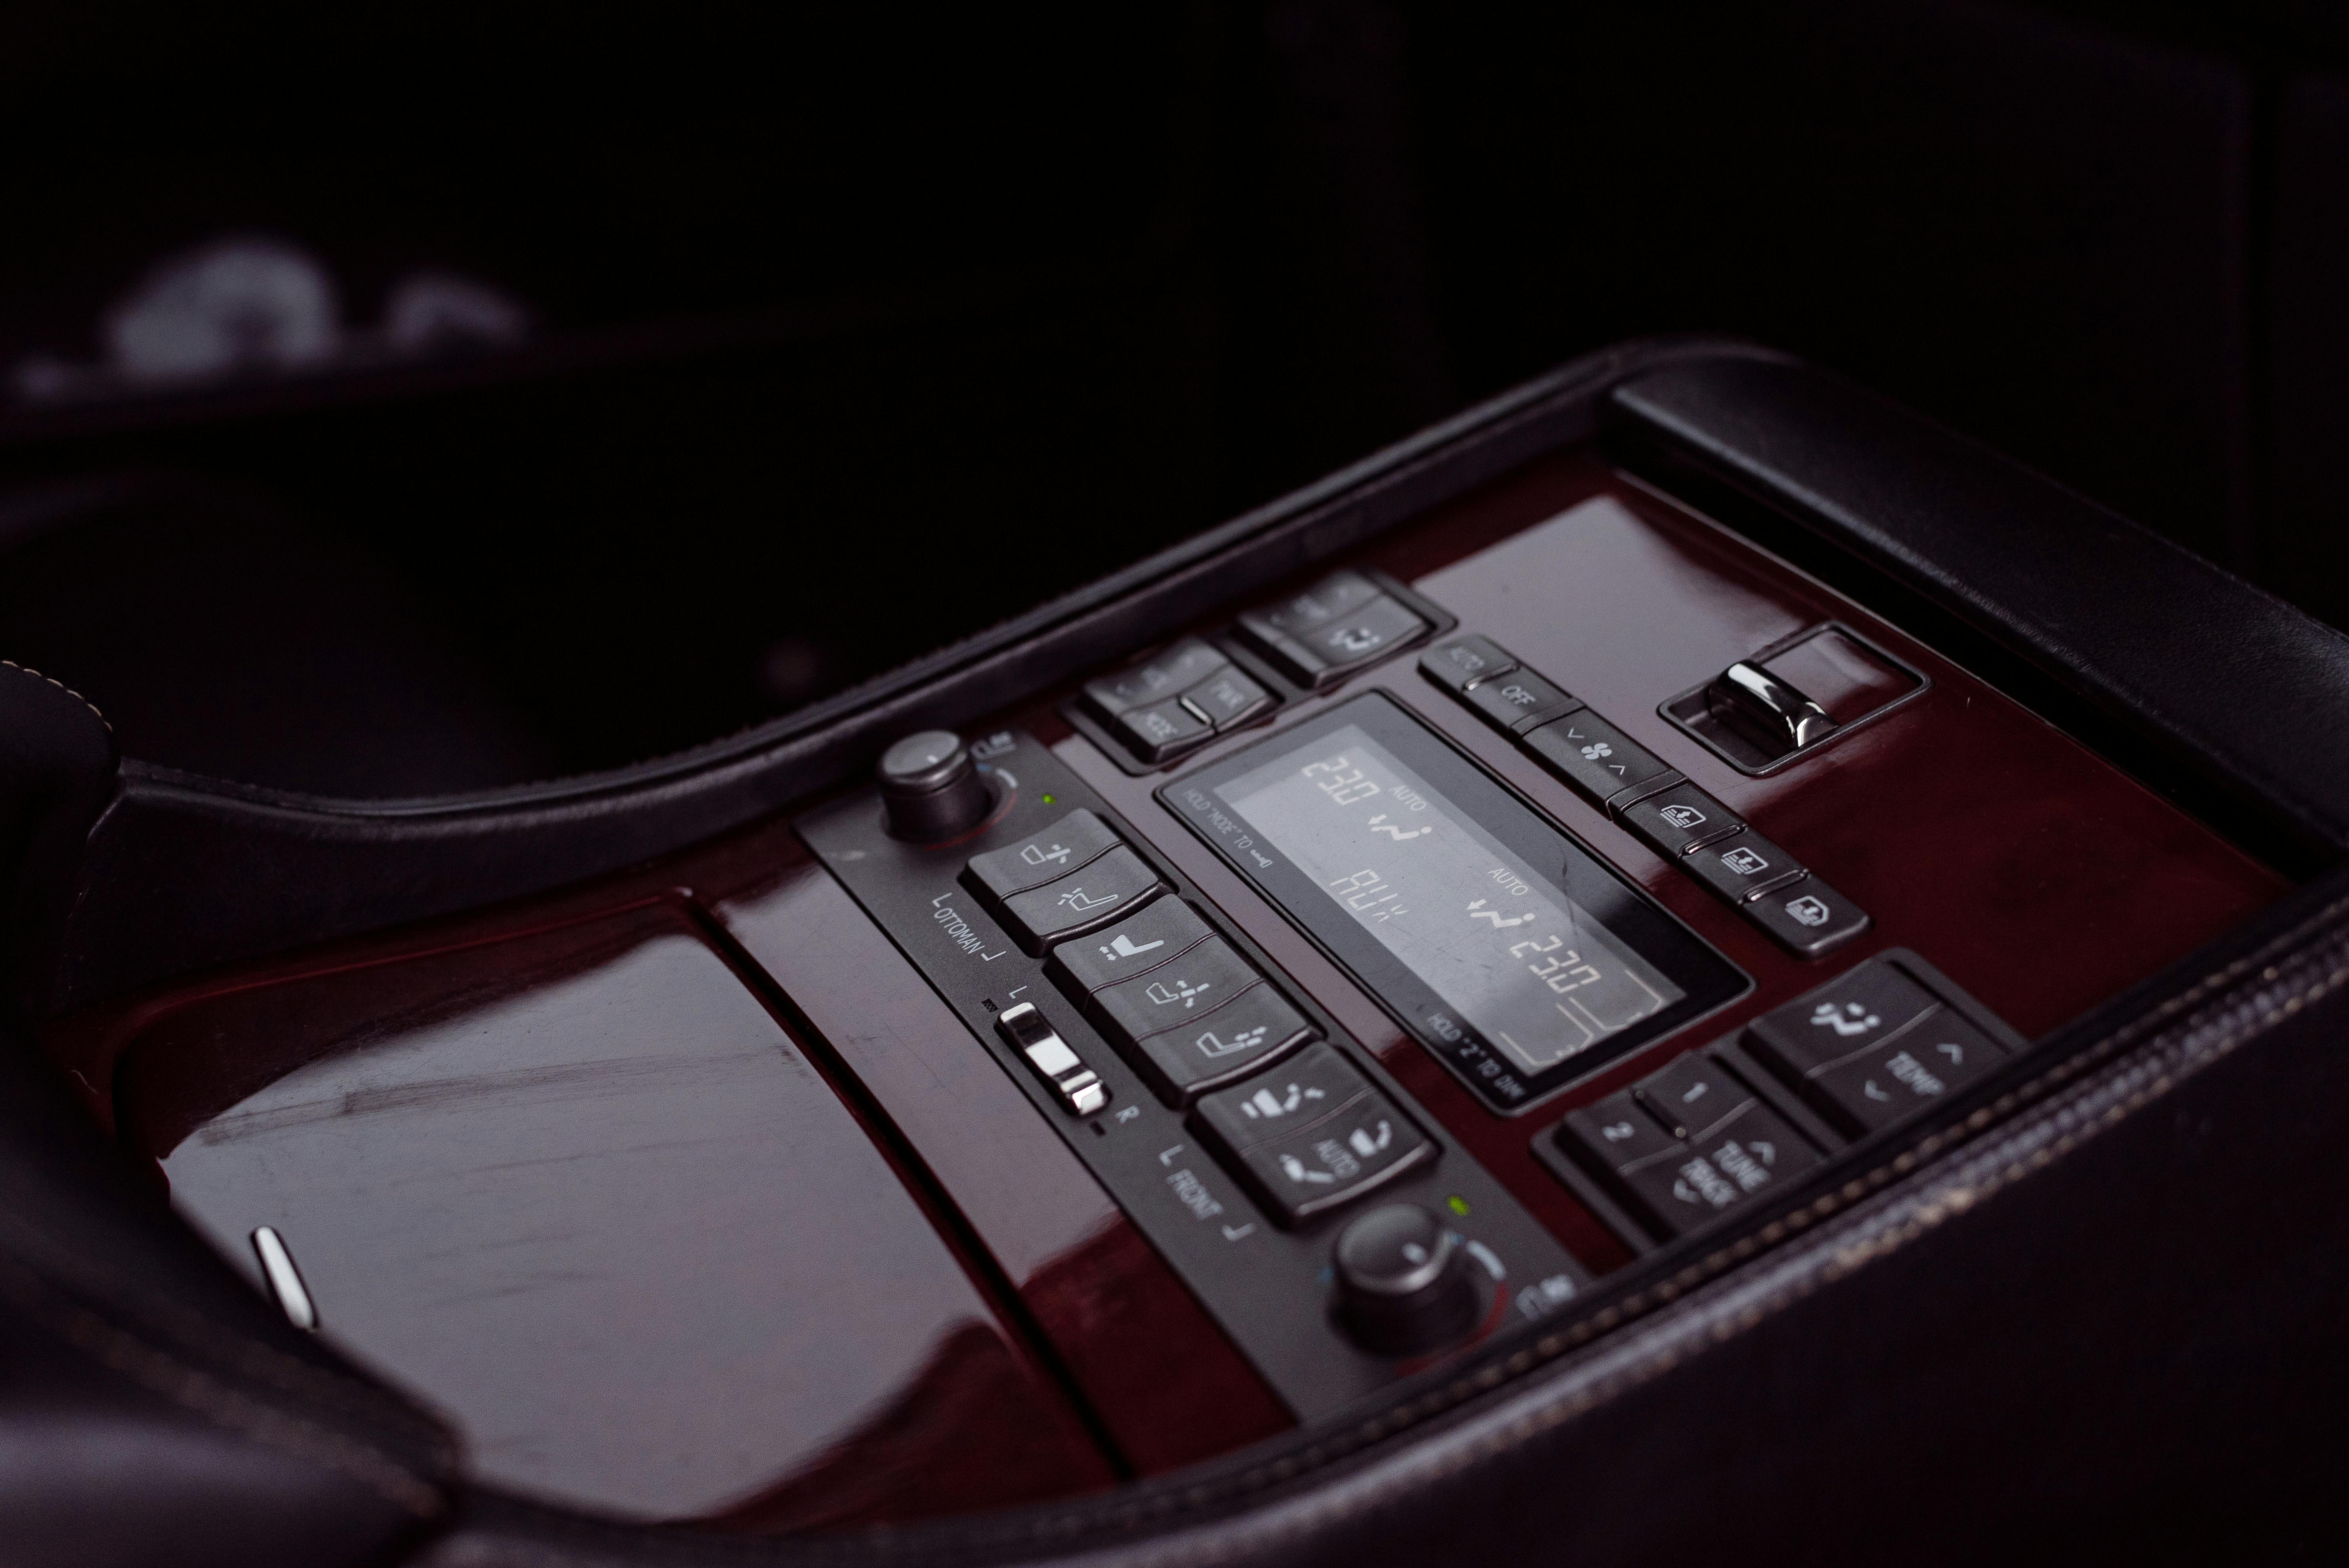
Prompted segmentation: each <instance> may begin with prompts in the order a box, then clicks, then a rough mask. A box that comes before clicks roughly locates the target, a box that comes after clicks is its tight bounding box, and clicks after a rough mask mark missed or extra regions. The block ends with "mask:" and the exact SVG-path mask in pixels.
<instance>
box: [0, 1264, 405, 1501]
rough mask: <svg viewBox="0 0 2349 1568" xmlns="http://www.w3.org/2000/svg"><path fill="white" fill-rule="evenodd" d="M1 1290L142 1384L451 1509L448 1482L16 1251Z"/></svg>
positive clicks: (2, 1272) (368, 1481) (228, 1423)
mask: <svg viewBox="0 0 2349 1568" xmlns="http://www.w3.org/2000/svg"><path fill="white" fill-rule="evenodd" d="M0 1296H5V1299H6V1300H8V1301H9V1302H10V1303H11V1304H13V1305H16V1307H17V1308H18V1309H19V1310H21V1311H23V1312H24V1313H25V1314H26V1315H27V1316H30V1317H32V1318H34V1319H35V1320H36V1321H37V1322H39V1323H41V1324H42V1325H43V1326H45V1327H47V1328H48V1329H49V1330H50V1332H52V1333H54V1334H55V1335H57V1337H58V1338H59V1339H61V1340H63V1341H64V1342H65V1343H67V1344H68V1345H70V1346H73V1347H74V1348H75V1349H77V1350H78V1351H80V1352H81V1353H82V1354H83V1355H85V1356H87V1357H89V1358H90V1359H91V1360H93V1361H96V1362H98V1364H99V1365H100V1366H103V1367H108V1368H109V1369H110V1370H112V1371H114V1372H117V1373H119V1374H120V1375H121V1376H123V1377H128V1378H129V1379H130V1380H131V1381H132V1382H134V1383H136V1384H138V1385H139V1386H140V1387H142V1388H145V1389H147V1390H148V1391H149V1392H150V1393H153V1394H159V1395H160V1396H162V1397H163V1398H167V1399H170V1400H171V1402H172V1403H174V1404H177V1405H179V1406H181V1408H185V1409H188V1410H191V1411H193V1412H195V1413H196V1414H198V1415H200V1416H202V1417H204V1418H207V1419H209V1420H211V1421H212V1422H214V1423H215V1424H217V1425H220V1426H223V1427H227V1428H229V1429H232V1430H234V1431H237V1432H240V1433H242V1434H243V1435H244V1436H245V1437H248V1438H251V1439H254V1441H256V1442H259V1443H262V1444H264V1446H266V1447H269V1448H272V1449H277V1450H278V1451H280V1452H282V1453H286V1454H290V1455H291V1456H293V1457H294V1458H295V1459H299V1460H305V1461H306V1462H308V1463H311V1464H316V1465H318V1466H321V1467H323V1468H325V1469H326V1470H333V1471H335V1472H336V1474H338V1475H341V1476H343V1477H345V1478H347V1479H348V1480H353V1481H356V1482H357V1483H358V1484H359V1485H361V1486H363V1487H365V1488H367V1490H368V1491H372V1492H374V1493H375V1494H376V1495H377V1496H378V1497H380V1498H382V1499H383V1500H384V1501H387V1502H389V1503H391V1504H393V1505H394V1506H396V1507H398V1508H399V1509H400V1510H401V1511H404V1512H406V1513H408V1514H409V1515H411V1516H413V1517H415V1518H417V1519H419V1520H426V1521H429V1520H437V1519H439V1518H440V1517H441V1516H442V1514H444V1513H445V1512H446V1511H447V1508H448V1500H447V1498H446V1497H445V1496H444V1495H443V1493H442V1491H441V1490H440V1487H439V1486H438V1485H436V1484H435V1483H433V1482H432V1481H430V1480H426V1479H424V1478H423V1477H421V1476H419V1475H418V1474H416V1473H415V1471H413V1470H411V1469H409V1467H408V1466H407V1465H405V1464H403V1463H401V1462H400V1461H399V1460H397V1459H395V1458H393V1457H391V1456H390V1455H388V1454H386V1453H384V1452H383V1451H382V1450H381V1449H378V1448H376V1447H374V1446H373V1445H371V1444H368V1443H365V1442H361V1441H359V1440H357V1439H354V1438H351V1437H348V1436H347V1435H345V1434H343V1433H341V1432H337V1431H334V1430H332V1429H328V1428H326V1427H322V1426H320V1425H318V1424H317V1423H316V1422H315V1421H311V1420H309V1419H306V1418H304V1417H301V1416H297V1415H294V1414H292V1413H290V1412H288V1411H285V1410H283V1409H280V1408H276V1407H274V1406H273V1405H270V1404H267V1403H264V1401H262V1400H259V1399H255V1398H253V1397H252V1396H250V1395H248V1394H244V1393H242V1392H240V1391H239V1390H237V1389H235V1388H233V1387H229V1386H228V1385H226V1384H225V1383H222V1381H221V1380H220V1379H219V1378H217V1377H213V1376H212V1375H211V1374H209V1373H207V1372H204V1371H202V1370H200V1369H198V1368H196V1367H191V1366H189V1365H187V1364H186V1363H184V1362H182V1361H181V1360H180V1359H178V1358H177V1357H174V1356H172V1355H171V1353H170V1352H168V1351H164V1350H159V1349H157V1348H156V1347H154V1346H151V1345H149V1344H147V1343H146V1342H145V1341H144V1340H142V1339H140V1337H139V1336H137V1335H134V1334H131V1333H129V1331H127V1330H125V1329H123V1328H121V1327H119V1326H116V1325H115V1324H112V1323H110V1322H109V1321H107V1319H106V1318H104V1317H102V1316H100V1315H98V1314H97V1313H95V1312H92V1311H91V1310H89V1309H88V1307H85V1306H81V1305H77V1304H75V1303H73V1302H71V1301H69V1300H67V1299H66V1298H64V1297H62V1296H60V1295H58V1294H57V1292H56V1291H55V1290H54V1289H52V1288H50V1287H49V1286H48V1285H47V1284H45V1283H44V1282H43V1281H41V1280H40V1278H39V1277H38V1276H37V1275H36V1274H34V1273H33V1272H32V1271H31V1270H29V1269H27V1268H26V1267H25V1266H24V1265H23V1264H19V1263H17V1262H16V1260H14V1259H7V1260H0Z"/></svg>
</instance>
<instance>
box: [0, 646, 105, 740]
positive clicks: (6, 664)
mask: <svg viewBox="0 0 2349 1568" xmlns="http://www.w3.org/2000/svg"><path fill="white" fill-rule="evenodd" d="M0 669H9V670H15V671H16V673H17V674H18V675H20V676H32V677H33V678H34V679H35V680H36V681H47V682H48V683H49V684H50V685H51V686H55V687H57V689H58V690H59V691H61V692H63V693H65V694H66V695H67V696H69V697H71V698H73V699H74V701H76V702H78V703H79V704H81V705H82V707H86V708H88V709H89V716H90V717H92V718H94V719H96V720H98V723H100V724H103V725H106V733H107V734H109V735H112V734H113V733H114V726H112V725H111V724H107V720H106V715H104V714H102V713H100V712H98V704H96V703H94V702H92V701H90V700H89V698H88V697H86V696H82V695H81V693H79V692H78V691H76V690H74V688H73V687H71V686H67V685H66V683H65V682H63V681H61V680H58V679H57V677H56V676H45V675H43V674H42V673H41V672H40V671H38V670H36V669H33V668H30V667H28V666H26V665H20V664H18V663H17V662H16V660H14V659H0Z"/></svg>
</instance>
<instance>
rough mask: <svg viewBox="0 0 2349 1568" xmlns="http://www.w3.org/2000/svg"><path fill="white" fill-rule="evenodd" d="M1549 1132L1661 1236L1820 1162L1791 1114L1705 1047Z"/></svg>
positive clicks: (1725, 1209) (1558, 1146) (1560, 1147)
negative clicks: (1765, 1100) (1784, 1114)
mask: <svg viewBox="0 0 2349 1568" xmlns="http://www.w3.org/2000/svg"><path fill="white" fill-rule="evenodd" d="M1549 1136H1550V1138H1551V1139H1552V1140H1553V1146H1554V1147H1555V1148H1556V1149H1557V1150H1559V1151H1560V1152H1561V1153H1563V1154H1565V1155H1566V1156H1567V1157H1568V1158H1569V1159H1571V1160H1572V1161H1574V1162H1575V1163H1576V1164H1577V1165H1578V1166H1580V1167H1581V1168H1583V1169H1584V1170H1586V1171H1588V1172H1589V1174H1590V1175H1591V1176H1593V1177H1595V1178H1596V1179H1597V1180H1598V1181H1599V1184H1600V1185H1601V1186H1602V1187H1604V1188H1605V1189H1606V1190H1607V1191H1609V1194H1610V1195H1611V1196H1612V1197H1613V1198H1614V1199H1615V1200H1616V1202H1619V1203H1620V1204H1621V1205H1622V1206H1623V1207H1624V1208H1625V1209H1626V1210H1628V1211H1629V1212H1630V1213H1631V1214H1632V1215H1633V1217H1635V1218H1636V1219H1637V1220H1638V1221H1639V1222H1640V1224H1641V1225H1642V1226H1643V1227H1644V1228H1646V1229H1647V1230H1648V1231H1649V1232H1650V1233H1652V1234H1653V1235H1654V1236H1655V1237H1656V1238H1657V1239H1658V1240H1660V1241H1669V1240H1670V1239H1671V1238H1672V1237H1674V1236H1680V1235H1685V1234H1687V1233H1689V1232H1691V1231H1692V1230H1695V1229H1697V1228H1698V1227H1699V1226H1701V1225H1703V1224H1706V1223H1708V1222H1712V1221H1713V1220H1715V1219H1718V1218H1720V1217H1721V1216H1722V1215H1723V1214H1726V1213H1728V1212H1730V1211H1732V1210H1733V1209H1736V1208H1739V1207H1741V1206H1742V1205H1744V1204H1745V1203H1747V1202H1751V1201H1753V1200H1754V1199H1755V1198H1757V1197H1760V1196H1762V1195H1764V1194H1766V1193H1768V1192H1771V1191H1775V1190H1777V1189H1779V1188H1782V1187H1785V1185H1786V1184H1788V1183H1789V1182H1790V1181H1793V1180H1794V1179H1795V1177H1797V1176H1800V1175H1802V1174H1803V1173H1804V1172H1806V1171H1811V1170H1814V1169H1816V1167H1817V1166H1818V1165H1819V1164H1820V1162H1821V1156H1820V1154H1819V1151H1818V1150H1816V1149H1814V1148H1813V1147H1812V1146H1811V1144H1810V1143H1809V1141H1808V1140H1806V1139H1805V1138H1804V1137H1803V1135H1802V1134H1801V1133H1800V1132H1798V1131H1797V1130H1795V1128H1794V1127H1793V1126H1791V1125H1790V1124H1789V1123H1788V1122H1787V1121H1786V1119H1785V1118H1784V1117H1782V1116H1780V1115H1779V1114H1778V1113H1777V1112H1776V1111H1775V1110H1773V1109H1771V1108H1770V1107H1769V1106H1768V1105H1765V1104H1764V1103H1763V1101H1762V1099H1760V1097H1759V1096H1757V1095H1756V1094H1755V1093H1754V1091H1753V1090H1752V1089H1751V1088H1747V1087H1746V1085H1745V1084H1744V1082H1743V1081H1742V1080H1740V1079H1739V1078H1738V1077H1737V1076H1736V1075H1735V1074H1734V1073H1733V1072H1731V1071H1730V1070H1729V1068H1727V1067H1726V1066H1725V1065H1723V1063H1722V1062H1721V1061H1719V1060H1718V1059H1716V1058H1715V1057H1712V1056H1710V1055H1708V1054H1706V1053H1703V1052H1696V1053H1692V1054H1691V1055H1688V1056H1684V1057H1681V1058H1680V1059H1678V1060H1677V1061H1674V1062H1673V1063H1671V1065H1670V1066H1669V1067H1667V1068H1664V1069H1663V1070H1662V1071H1661V1072H1658V1073H1655V1074H1652V1075H1651V1076H1650V1077H1648V1078H1643V1079H1641V1080H1640V1082H1639V1083H1638V1084H1636V1085H1634V1086H1632V1087H1631V1088H1628V1089H1625V1090H1623V1091H1622V1092H1620V1093H1619V1094H1613V1095H1609V1097H1608V1098H1606V1099H1602V1100H1600V1101H1599V1102H1598V1103H1597V1104H1595V1105H1591V1106H1587V1107H1585V1108H1584V1109H1580V1110H1577V1111H1573V1112H1570V1113H1569V1114H1568V1116H1567V1119H1565V1121H1563V1122H1562V1123H1560V1124H1559V1125H1558V1127H1557V1130H1556V1131H1555V1132H1553V1133H1551V1134H1550V1135H1549Z"/></svg>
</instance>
